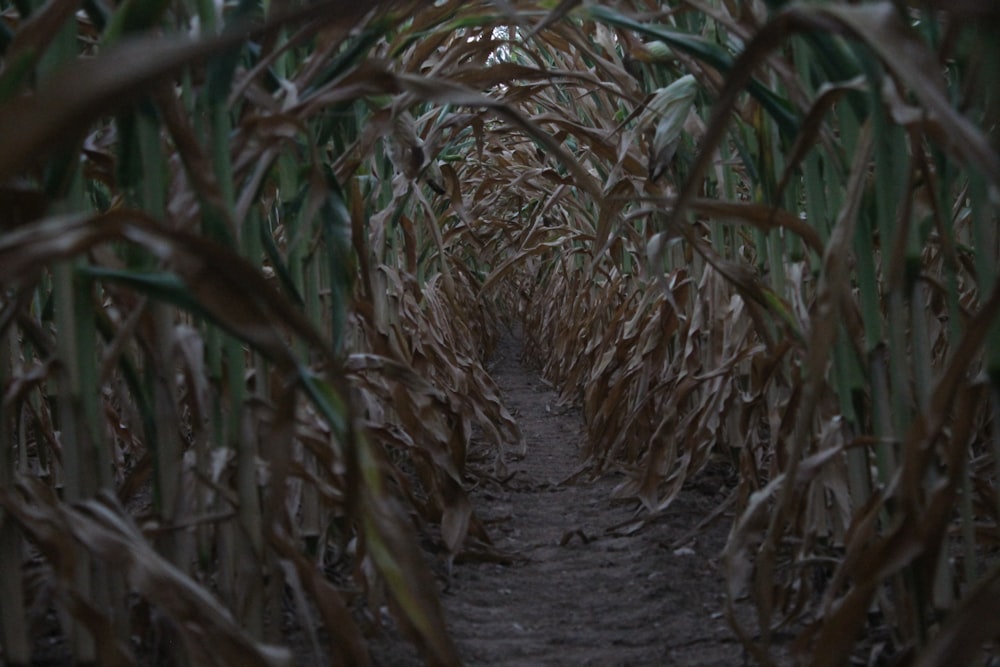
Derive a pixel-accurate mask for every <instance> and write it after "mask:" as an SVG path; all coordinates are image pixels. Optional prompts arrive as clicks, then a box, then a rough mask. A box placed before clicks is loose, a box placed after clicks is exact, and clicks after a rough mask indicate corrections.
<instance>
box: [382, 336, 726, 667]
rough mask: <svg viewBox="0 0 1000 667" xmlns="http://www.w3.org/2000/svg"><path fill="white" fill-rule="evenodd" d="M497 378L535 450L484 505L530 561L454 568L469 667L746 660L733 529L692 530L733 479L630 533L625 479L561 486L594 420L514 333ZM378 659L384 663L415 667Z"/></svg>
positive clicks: (456, 627)
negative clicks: (547, 378) (531, 363)
mask: <svg viewBox="0 0 1000 667" xmlns="http://www.w3.org/2000/svg"><path fill="white" fill-rule="evenodd" d="M490 370H491V374H492V375H493V377H494V379H495V380H496V382H497V384H498V385H499V386H500V389H501V391H502V393H503V399H504V402H505V404H506V405H507V407H508V408H509V409H510V410H511V411H512V412H513V413H514V415H515V416H516V417H517V419H518V422H519V424H520V427H521V430H522V432H523V433H524V436H525V438H526V440H527V443H528V449H527V455H526V456H525V457H524V458H523V459H522V460H520V461H516V462H512V463H511V464H510V465H509V472H510V473H513V477H512V478H511V479H509V481H507V482H506V484H504V485H503V486H500V485H492V486H481V487H480V488H478V489H476V490H475V491H474V492H473V493H472V501H473V504H474V506H475V511H476V512H477V514H478V515H479V517H480V518H481V519H483V520H484V521H485V522H486V525H487V528H488V530H489V531H490V534H491V535H492V537H493V539H494V541H495V543H496V545H497V546H498V547H499V548H500V549H501V550H503V551H505V552H508V553H511V554H514V555H515V556H517V557H519V558H518V559H517V560H516V561H515V562H514V563H512V564H510V565H498V564H495V563H459V564H456V565H455V568H454V572H453V577H452V581H451V586H450V589H449V590H448V591H447V592H445V593H444V595H443V602H444V607H445V614H446V618H447V622H448V625H449V628H450V630H451V632H452V635H453V637H454V639H455V641H456V644H457V645H458V648H459V652H460V654H461V656H462V659H463V660H464V662H465V664H466V665H470V666H479V665H482V666H487V665H489V666H493V665H502V666H525V667H528V666H535V665H567V666H569V665H573V666H581V665H599V666H605V665H607V666H612V665H636V666H639V665H650V666H658V665H684V666H696V665H706V666H707V665H720V666H721V665H725V666H734V665H735V666H738V665H741V664H744V654H743V649H742V647H741V645H740V644H739V642H737V641H736V639H735V637H734V635H733V633H732V631H731V630H730V628H729V626H728V625H727V623H726V620H725V618H724V617H723V615H722V611H723V607H724V602H725V600H724V597H723V595H724V580H723V574H722V571H721V566H720V563H719V560H718V558H719V554H720V553H721V550H722V547H723V545H724V541H725V535H726V530H727V526H728V522H727V521H725V520H720V521H718V522H716V523H715V524H714V525H710V526H708V527H707V528H705V529H703V530H701V531H694V529H695V527H696V525H697V523H698V522H699V520H701V519H702V518H704V517H705V516H706V515H707V514H708V513H709V512H711V510H712V509H713V508H714V507H716V506H717V505H718V504H719V503H720V502H722V501H723V500H724V499H725V497H726V493H725V491H726V489H725V484H724V479H723V476H722V475H721V474H720V473H718V472H716V473H715V474H713V473H711V472H709V473H705V474H703V475H701V476H700V477H699V478H698V480H696V481H695V482H694V483H692V484H690V485H689V486H690V488H686V489H685V490H684V492H683V493H682V494H681V496H680V497H679V498H678V499H677V501H675V503H674V504H673V505H672V506H671V507H670V509H669V510H668V512H667V513H666V515H665V516H663V517H660V518H658V519H657V520H656V521H655V522H652V523H650V524H648V525H646V526H645V527H643V528H642V529H641V530H638V531H635V532H632V533H631V534H629V532H628V529H627V528H626V527H621V526H626V525H627V524H629V523H630V521H631V520H632V519H634V518H635V517H636V514H635V503H632V502H629V503H626V502H613V501H612V500H611V491H612V489H613V488H614V487H615V485H616V484H617V483H618V482H620V481H621V479H620V478H615V477H610V478H608V477H606V478H603V479H600V480H598V481H596V482H591V483H588V482H586V481H581V482H575V483H569V484H564V485H560V484H559V483H560V482H561V481H562V480H565V479H566V478H568V477H570V476H571V475H572V474H573V473H574V472H576V471H577V470H578V469H579V467H580V465H581V460H580V447H581V445H582V443H583V441H584V437H585V436H584V434H583V422H582V419H581V417H580V415H579V413H578V412H577V411H564V410H562V409H560V408H559V407H558V406H557V404H556V401H557V394H556V393H555V392H554V391H552V390H551V389H550V388H549V387H548V386H547V385H546V384H545V383H544V382H543V381H542V380H541V378H539V377H538V375H537V374H536V373H534V372H532V371H530V370H527V369H525V368H524V367H523V366H522V364H521V361H520V341H519V340H517V339H515V338H514V337H513V336H510V335H507V336H505V338H504V339H503V340H502V341H501V343H500V345H499V346H498V349H497V352H496V354H495V356H494V359H493V361H492V363H491V365H490ZM616 527H619V528H616ZM692 533H694V535H693V536H692V537H691V538H690V539H687V540H685V539H684V537H685V536H687V535H691V534H692ZM678 540H681V543H678ZM379 653H381V652H379V651H377V652H376V659H377V660H378V662H379V664H383V665H387V666H393V665H401V664H412V663H411V662H410V661H409V660H403V659H401V657H400V656H399V654H398V653H396V656H395V657H392V656H391V655H389V654H384V653H383V654H382V655H379ZM411 660H412V658H411ZM417 664H419V663H417Z"/></svg>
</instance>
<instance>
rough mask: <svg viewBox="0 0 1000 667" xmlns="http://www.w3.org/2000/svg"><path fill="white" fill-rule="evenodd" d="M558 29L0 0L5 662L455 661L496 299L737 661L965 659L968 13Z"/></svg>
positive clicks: (978, 537) (975, 532) (280, 5)
mask: <svg viewBox="0 0 1000 667" xmlns="http://www.w3.org/2000/svg"><path fill="white" fill-rule="evenodd" d="M552 4H554V3H547V4H545V3H531V2H520V1H513V2H511V1H505V2H499V1H497V2H489V1H486V0H482V1H479V2H457V1H453V0H440V1H438V2H435V3H428V2H389V1H385V2H375V3H353V4H350V3H341V2H334V1H332V0H325V1H322V2H310V3H299V2H272V3H255V2H241V3H210V2H194V1H191V0H170V1H164V2H154V3H139V2H137V3H132V2H121V3H110V2H83V3H79V4H77V3H73V2H51V3H44V4H43V3H31V2H0V147H2V148H3V150H2V151H0V223H2V228H0V286H2V289H3V291H2V294H0V299H2V302H0V334H2V338H3V341H4V346H3V350H4V352H3V353H2V354H0V386H2V387H3V402H2V413H0V424H2V428H0V451H2V453H3V456H2V457H0V508H2V509H0V511H2V514H0V575H2V576H0V609H2V612H3V614H2V622H0V632H2V635H0V638H2V650H3V659H4V661H5V662H6V663H8V664H28V663H29V662H30V661H31V660H32V656H33V655H34V654H35V652H36V649H37V648H38V647H39V646H40V645H41V642H40V641H39V640H40V638H41V637H43V636H44V635H46V634H53V633H55V634H56V635H58V636H61V637H65V638H66V640H65V644H64V645H61V648H60V649H59V650H61V651H63V653H65V654H71V655H72V657H73V658H74V659H75V660H78V661H81V662H91V663H93V662H98V663H100V664H130V663H133V662H135V661H137V660H139V659H174V658H176V659H179V660H181V661H184V660H186V661H190V662H193V663H198V664H220V665H223V664H225V665H228V664H291V663H292V662H293V661H294V660H302V659H306V657H308V658H310V659H312V660H315V661H317V662H319V663H326V662H330V663H333V664H345V665H347V664H350V665H355V664H367V663H368V662H369V661H370V658H369V655H368V650H367V647H366V635H368V634H370V633H371V632H375V631H377V629H378V626H379V625H381V624H382V623H384V622H385V618H386V614H389V615H391V617H392V618H394V619H395V622H396V623H398V625H399V626H400V628H401V629H402V630H403V631H404V632H405V633H406V634H407V635H408V636H409V637H410V638H411V639H412V641H413V642H414V643H415V644H416V645H417V646H418V647H419V649H420V650H421V652H422V654H423V655H424V657H425V658H426V660H427V661H428V662H429V663H432V664H456V663H457V662H458V656H457V654H456V651H455V648H454V646H453V644H452V641H451V639H450V637H449V636H448V632H447V628H446V627H445V625H444V622H443V618H442V614H441V609H440V604H439V602H438V592H437V591H438V584H437V582H436V581H435V578H434V575H433V574H432V571H431V568H430V567H428V562H427V559H426V558H425V555H424V554H425V552H428V551H429V552H431V553H433V554H435V556H436V557H437V558H438V559H439V560H440V561H441V562H442V563H443V565H444V566H445V567H446V568H447V567H450V564H451V562H452V561H453V560H454V559H455V558H457V557H466V558H487V559H490V558H504V557H505V555H504V554H500V553H497V552H496V550H495V549H494V548H493V547H492V545H491V542H490V537H489V534H488V532H487V531H486V529H485V527H484V526H483V524H482V523H481V522H480V521H479V520H478V519H477V517H476V516H475V513H474V511H473V509H472V506H471V504H470V502H469V499H468V496H467V490H468V488H469V487H470V486H471V485H474V484H476V483H477V479H478V480H482V479H485V478H486V477H492V478H494V479H495V480H502V479H503V478H504V477H505V476H506V465H507V462H508V461H509V460H510V458H511V457H513V456H517V455H518V454H519V453H520V452H521V451H523V447H524V442H523V440H522V438H521V436H520V433H519V432H518V428H517V424H516V421H515V420H514V418H513V417H512V416H511V415H510V414H509V413H508V412H507V411H506V410H505V408H504V407H503V403H502V399H501V396H500V395H499V392H498V389H497V387H496V386H495V384H494V383H493V381H492V379H491V378H490V377H489V374H488V373H487V371H486V369H485V366H484V364H485V360H486V359H487V358H488V355H489V353H490V350H491V348H492V345H493V342H494V340H495V337H496V335H497V332H498V331H499V329H500V327H503V326H509V325H510V323H511V322H513V321H515V320H520V322H521V324H522V325H523V331H524V335H525V339H526V341H527V345H526V356H527V357H528V359H529V360H530V361H533V362H534V363H536V364H537V365H538V366H539V367H540V368H541V369H542V371H543V372H544V374H545V375H546V377H547V378H548V379H549V380H550V381H551V382H553V383H554V384H555V385H556V386H557V387H558V389H559V391H560V392H561V394H562V397H563V399H564V400H565V401H566V402H568V403H574V404H579V405H580V406H581V407H582V410H583V414H584V417H585V419H586V424H587V434H588V437H587V441H586V442H585V443H581V444H582V450H583V454H584V456H585V459H586V462H587V464H588V468H589V472H590V473H592V474H599V473H601V472H603V471H606V470H608V469H612V468H614V469H619V470H624V471H625V472H626V473H627V477H626V479H627V481H626V482H625V483H623V484H622V485H621V487H620V488H619V489H618V491H617V493H618V494H619V495H620V496H622V497H626V498H636V499H638V500H639V501H640V504H641V507H642V512H643V513H642V516H643V517H646V518H647V519H648V518H650V517H655V516H656V514H657V513H659V512H662V511H664V510H666V509H667V507H668V506H669V504H670V503H671V501H672V500H673V499H674V498H676V496H677V494H678V493H680V492H681V491H682V489H683V487H684V484H685V482H686V481H688V480H690V479H691V478H692V477H693V476H694V475H696V474H697V473H698V472H699V471H700V470H702V469H703V468H704V467H705V466H706V465H708V464H710V463H713V462H714V463H715V464H717V465H727V466H730V467H731V469H732V471H733V473H734V476H735V477H736V478H737V480H738V481H737V483H736V485H735V486H734V488H733V491H732V494H733V495H732V498H731V502H732V504H731V506H732V507H734V508H735V515H734V517H733V524H732V530H731V534H730V539H729V544H728V546H727V548H726V553H725V560H726V564H727V575H728V583H729V594H730V595H729V599H730V609H731V607H732V603H734V602H735V601H737V600H740V599H742V598H743V597H745V596H749V598H750V600H751V601H752V602H753V604H754V605H755V607H756V609H757V610H758V623H757V624H756V626H754V627H746V626H744V625H741V624H740V623H739V622H738V620H737V618H736V616H735V614H731V621H732V624H733V627H734V630H735V631H736V632H737V634H738V635H739V636H740V638H741V639H742V640H743V641H744V643H745V644H746V646H747V648H748V649H749V650H750V652H751V653H752V655H753V656H754V658H755V659H756V660H757V661H759V662H761V663H763V664H767V663H770V662H771V661H772V660H773V659H774V658H773V656H772V653H773V652H772V645H773V643H774V641H775V639H776V638H779V639H782V641H784V639H783V638H785V637H792V638H793V640H792V650H793V651H794V653H795V654H796V655H797V656H798V657H799V659H800V660H801V661H803V662H807V663H810V664H844V663H846V662H848V661H849V660H852V659H853V660H860V661H861V662H863V663H868V664H880V663H886V662H890V661H896V662H899V663H901V664H941V663H942V662H943V661H945V660H951V661H953V662H954V663H955V664H959V663H964V662H967V661H970V660H972V659H974V658H975V657H976V656H977V655H978V654H980V653H981V652H982V651H983V650H987V651H991V652H995V649H994V646H993V644H992V642H993V640H994V639H995V638H996V636H997V634H998V630H1000V621H998V620H997V619H1000V614H998V613H997V609H996V606H997V602H996V595H995V590H996V586H997V576H998V575H997V573H998V570H997V567H996V558H995V547H996V543H997V535H998V532H997V521H998V518H1000V497H998V494H997V491H996V481H997V457H998V455H1000V448H998V447H997V439H996V432H995V423H996V416H997V410H998V407H1000V401H998V393H997V391H998V382H997V378H998V377H1000V348H998V347H997V343H996V341H997V340H1000V336H998V333H1000V332H998V326H997V310H998V308H1000V290H998V289H997V286H998V285H997V276H998V273H997V270H996V265H997V260H998V255H1000V251H998V239H997V219H998V218H997V206H998V202H1000V157H998V154H997V147H998V143H1000V142H998V141H997V138H996V127H997V122H998V114H997V110H998V108H1000V107H998V106H997V100H996V99H995V94H994V92H993V86H992V84H993V83H994V82H995V81H996V80H997V76H998V75H1000V72H997V67H998V66H1000V53H998V49H1000V47H998V44H1000V40H996V39H995V37H996V34H997V28H998V23H997V22H998V16H997V13H996V11H995V9H993V8H992V4H991V3H990V2H988V1H985V0H984V1H983V2H978V1H976V0H967V1H966V2H963V3H955V5H954V6H953V7H952V6H942V7H937V8H936V9H929V8H925V7H923V6H922V5H919V6H918V4H919V3H902V2H872V3H866V4H862V5H855V4H852V3H847V2H835V1H830V2H818V3H806V4H794V3H793V4H788V5H786V4H785V3H780V2H768V3H765V2H761V1H760V0H740V1H736V0H683V1H682V2H678V3H671V6H664V3H659V2H651V1H639V0H634V1H632V2H625V3H614V4H610V3H609V6H604V5H601V4H597V3H573V2H562V3H558V4H557V5H556V6H555V7H554V8H553V7H551V6H550V5H552ZM728 507H729V505H727V506H726V508H720V510H719V512H720V514H721V513H723V512H724V511H725V510H726V509H727V508H728ZM54 619H56V620H57V622H58V624H59V627H58V628H53V627H52V624H53V623H54V622H56V621H54ZM293 646H294V647H295V653H294V654H293V651H292V648H291V647H293Z"/></svg>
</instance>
